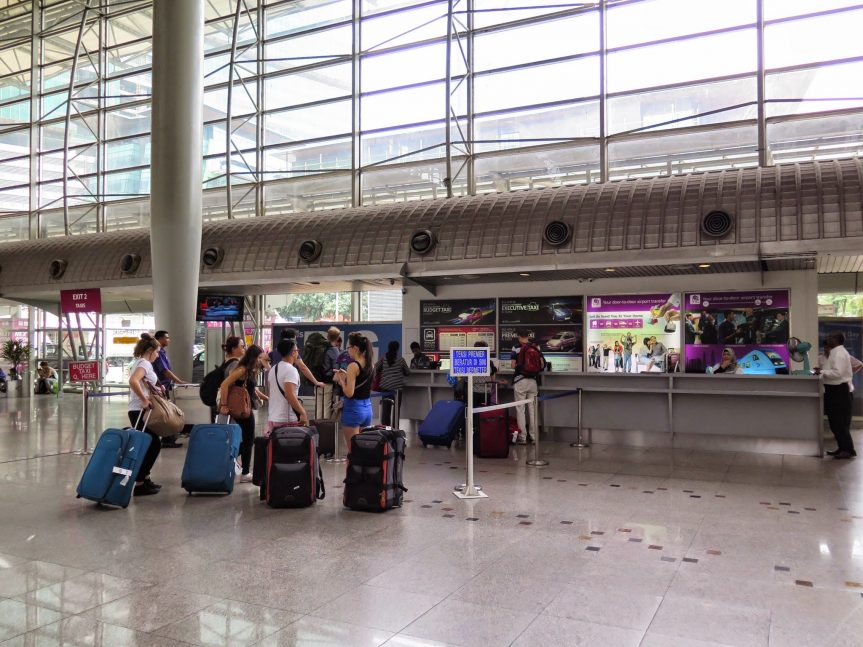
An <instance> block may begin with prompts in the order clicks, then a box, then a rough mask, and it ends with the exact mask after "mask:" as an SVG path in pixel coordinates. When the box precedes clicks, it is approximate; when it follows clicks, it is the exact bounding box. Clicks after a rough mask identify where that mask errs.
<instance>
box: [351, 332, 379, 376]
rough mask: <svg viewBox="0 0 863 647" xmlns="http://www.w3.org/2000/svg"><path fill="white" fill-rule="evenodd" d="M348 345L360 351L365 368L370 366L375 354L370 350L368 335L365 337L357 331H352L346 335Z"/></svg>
mask: <svg viewBox="0 0 863 647" xmlns="http://www.w3.org/2000/svg"><path fill="white" fill-rule="evenodd" d="M348 346H353V347H355V348H356V349H357V350H358V351H360V353H362V356H363V360H364V361H365V364H366V369H369V368H371V367H372V365H373V364H374V361H375V360H374V358H375V354H374V351H373V350H372V345H371V344H370V343H369V340H368V337H365V336H364V335H361V334H360V333H358V332H353V333H351V334H350V335H348Z"/></svg>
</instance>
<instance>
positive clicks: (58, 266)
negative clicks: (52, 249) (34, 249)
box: [48, 258, 69, 279]
mask: <svg viewBox="0 0 863 647" xmlns="http://www.w3.org/2000/svg"><path fill="white" fill-rule="evenodd" d="M68 265H69V263H67V262H66V261H64V260H63V259H61V258H58V259H57V260H54V261H51V265H49V266H48V274H50V275H51V278H52V279H59V278H60V277H61V276H63V274H64V273H65V272H66V267H67V266H68Z"/></svg>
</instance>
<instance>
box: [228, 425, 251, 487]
mask: <svg viewBox="0 0 863 647" xmlns="http://www.w3.org/2000/svg"><path fill="white" fill-rule="evenodd" d="M231 422H236V423H237V424H238V425H240V430H241V431H242V432H243V439H242V441H240V465H241V466H242V468H243V474H248V473H249V470H250V469H251V465H252V447H253V446H254V444H255V414H254V413H252V414H251V415H250V416H249V417H248V418H242V419H238V420H232V421H231Z"/></svg>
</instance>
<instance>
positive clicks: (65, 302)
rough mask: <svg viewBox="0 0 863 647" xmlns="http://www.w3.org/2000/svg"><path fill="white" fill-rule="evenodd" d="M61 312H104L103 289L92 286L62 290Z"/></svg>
mask: <svg viewBox="0 0 863 647" xmlns="http://www.w3.org/2000/svg"><path fill="white" fill-rule="evenodd" d="M60 312H61V313H62V314H72V313H75V312H95V313H101V312H102V290H100V289H99V288H92V289H87V290H60Z"/></svg>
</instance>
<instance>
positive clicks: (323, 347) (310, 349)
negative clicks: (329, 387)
mask: <svg viewBox="0 0 863 647" xmlns="http://www.w3.org/2000/svg"><path fill="white" fill-rule="evenodd" d="M329 347H330V342H328V341H327V338H326V337H324V336H323V335H322V334H321V333H319V332H313V333H311V334H310V335H306V343H305V345H304V346H303V362H305V364H306V366H308V367H309V369H310V370H311V371H312V373H313V374H314V376H315V378H316V379H317V380H318V381H319V382H323V381H324V357H326V355H327V350H328V349H329Z"/></svg>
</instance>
